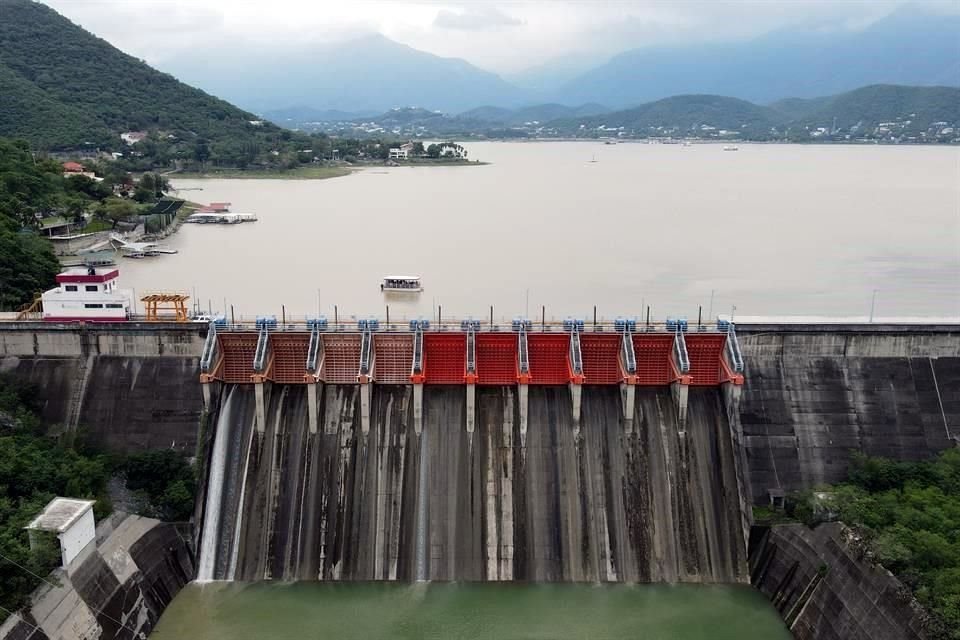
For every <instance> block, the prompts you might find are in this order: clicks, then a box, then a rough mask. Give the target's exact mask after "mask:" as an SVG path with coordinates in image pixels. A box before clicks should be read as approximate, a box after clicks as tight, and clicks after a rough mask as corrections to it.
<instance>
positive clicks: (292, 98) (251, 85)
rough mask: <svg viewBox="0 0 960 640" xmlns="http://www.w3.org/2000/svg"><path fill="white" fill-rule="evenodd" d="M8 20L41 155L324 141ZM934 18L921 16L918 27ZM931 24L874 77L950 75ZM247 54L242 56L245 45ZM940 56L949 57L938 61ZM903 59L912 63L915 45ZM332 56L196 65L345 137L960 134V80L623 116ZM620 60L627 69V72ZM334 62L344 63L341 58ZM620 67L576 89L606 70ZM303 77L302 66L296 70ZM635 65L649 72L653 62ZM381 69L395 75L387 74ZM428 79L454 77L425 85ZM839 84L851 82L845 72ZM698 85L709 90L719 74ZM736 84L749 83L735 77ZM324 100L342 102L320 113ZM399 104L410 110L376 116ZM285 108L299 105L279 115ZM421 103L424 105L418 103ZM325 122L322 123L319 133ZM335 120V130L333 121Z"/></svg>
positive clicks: (86, 42)
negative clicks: (241, 66) (918, 44)
mask: <svg viewBox="0 0 960 640" xmlns="http://www.w3.org/2000/svg"><path fill="white" fill-rule="evenodd" d="M0 12H2V15H3V17H4V18H7V19H5V20H0V135H2V136H15V137H23V138H25V139H27V140H29V141H30V143H31V144H33V145H34V146H35V147H37V148H42V149H69V148H88V149H93V148H97V147H104V148H111V147H116V146H118V145H120V140H119V135H120V133H121V132H124V131H130V130H143V131H147V132H150V133H151V134H154V135H152V136H151V139H150V140H149V141H148V143H145V145H146V146H148V147H150V149H151V150H152V151H151V153H152V154H153V156H156V157H158V158H161V160H162V161H163V162H166V161H168V160H171V159H179V160H181V161H182V160H183V159H185V158H186V159H190V158H192V159H194V160H196V161H198V162H201V163H202V162H205V161H206V160H207V159H213V160H217V161H221V160H222V161H223V162H226V163H232V164H234V165H237V166H240V165H243V164H244V163H249V162H252V161H254V160H256V159H257V158H259V157H261V156H264V155H265V154H268V153H269V154H272V152H274V151H277V152H290V153H295V152H296V150H297V149H307V148H310V149H312V148H315V147H317V145H318V144H319V143H316V144H315V143H314V142H313V141H311V140H310V139H309V138H307V137H306V136H304V135H303V134H294V133H292V132H291V131H288V130H282V129H280V128H279V127H276V126H274V125H272V124H270V123H267V122H262V121H261V118H259V117H258V116H257V115H255V114H254V113H252V112H251V111H244V110H242V109H239V108H237V107H235V106H233V104H231V103H230V102H227V101H226V100H223V99H220V98H217V97H214V96H212V95H209V94H208V93H205V92H204V91H201V90H198V89H196V88H194V87H191V86H188V85H187V84H185V83H183V82H181V81H179V80H177V79H176V78H174V77H172V76H170V75H167V74H164V73H160V72H158V71H156V70H155V69H153V68H151V67H150V66H148V65H147V64H145V63H144V62H143V61H140V60H137V59H135V58H133V57H131V56H129V55H126V54H124V53H123V52H121V51H119V50H118V49H116V48H115V47H113V46H112V45H110V44H109V43H108V42H106V41H104V40H102V39H100V38H97V37H96V36H94V35H92V34H91V33H89V32H87V31H86V30H84V29H82V28H81V27H79V26H77V25H75V24H73V23H71V22H70V21H69V20H67V19H66V18H64V17H63V16H61V15H59V14H57V13H56V12H55V11H53V10H52V9H50V8H49V7H47V6H45V5H43V4H39V3H35V2H31V0H0ZM890 19H891V18H888V20H890ZM957 20H960V19H956V18H947V17H945V18H943V19H942V20H941V23H942V24H945V25H947V26H948V27H949V26H950V25H951V24H953V23H954V22H957ZM921 22H923V21H921V20H919V19H917V20H913V21H911V22H910V23H909V24H913V25H914V26H916V25H917V24H920V23H921ZM924 24H927V23H925V22H924ZM927 26H928V27H929V33H928V34H927V35H926V36H920V35H918V34H916V33H915V34H913V36H911V37H912V38H915V39H916V40H917V41H921V40H923V38H924V37H926V39H927V40H928V41H931V42H934V43H936V42H940V45H942V46H941V47H940V49H937V48H936V47H930V48H929V49H928V48H924V52H925V54H924V56H914V57H912V58H910V60H909V61H908V62H903V63H902V64H900V65H899V66H898V65H893V66H890V67H884V66H883V56H881V55H880V52H877V59H878V61H879V62H878V63H877V65H875V68H876V69H886V70H887V72H889V73H895V74H901V75H903V76H904V77H905V76H906V75H909V76H910V77H911V78H914V79H913V80H910V82H913V83H917V84H923V83H924V82H935V81H941V80H940V79H942V78H944V77H946V81H947V82H951V79H952V78H953V76H955V75H956V73H955V68H956V66H957V64H960V62H958V61H960V51H958V52H952V51H949V50H948V49H949V48H950V47H951V46H953V47H954V48H956V47H960V43H958V42H952V41H951V42H950V43H946V41H945V40H942V41H938V40H937V39H936V37H935V35H936V34H937V33H940V31H938V30H937V29H935V28H934V27H933V25H932V24H927ZM880 27H882V25H880ZM880 27H878V26H877V25H874V27H873V29H875V30H876V29H879V30H880V31H884V30H886V31H887V32H891V33H892V32H893V31H895V30H891V29H889V28H887V27H884V28H883V29H881V28H880ZM894 35H896V37H897V38H901V39H903V38H905V36H901V35H897V34H894ZM858 37H861V36H858ZM954 40H956V39H954ZM904 42H906V40H904ZM948 45H949V46H948ZM891 46H892V45H891ZM234 51H235V52H238V53H243V52H245V50H244V49H243V48H242V47H238V48H237V49H235V50H231V52H234ZM311 51H312V52H314V53H315V52H316V49H311ZM936 51H940V54H938V55H935V52H936ZM894 53H897V51H894ZM899 54H900V55H906V53H905V52H904V51H903V50H900V51H899ZM325 55H327V56H328V57H327V58H317V57H315V56H314V55H312V54H311V55H306V54H304V55H301V56H300V57H298V58H296V59H293V60H291V61H290V62H289V64H288V67H287V71H288V72H286V73H280V72H278V71H277V70H276V65H277V61H276V60H275V59H273V60H271V59H265V60H263V61H261V62H257V63H253V62H251V63H250V66H249V67H248V68H247V69H245V70H243V71H240V70H233V71H231V67H230V65H232V64H234V63H232V62H230V61H229V60H227V59H226V58H224V59H223V60H221V61H219V62H218V61H210V64H209V65H206V64H205V65H199V64H194V65H193V67H192V69H193V72H194V74H200V75H210V74H211V73H213V72H211V69H213V70H214V71H216V73H213V76H215V79H216V82H217V83H220V84H219V85H218V87H219V88H217V87H213V88H211V87H210V86H206V87H205V88H206V89H207V90H208V91H210V92H211V93H215V94H219V95H221V96H225V97H227V98H229V99H231V100H237V101H239V102H241V104H250V103H255V104H256V105H258V106H260V107H264V109H263V110H262V111H260V110H259V109H258V111H260V113H267V114H269V119H271V120H272V121H274V122H276V123H277V124H281V125H283V126H285V127H287V128H289V129H301V130H305V131H310V132H323V133H330V134H336V135H338V136H346V137H376V138H382V137H388V138H389V137H393V138H396V137H424V136H458V137H473V136H476V137H493V138H508V137H510V138H512V137H551V136H576V137H584V136H586V137H590V136H618V137H663V136H668V137H669V136H683V137H713V136H721V137H722V136H726V137H728V138H729V137H730V136H742V137H744V138H745V139H753V140H790V141H806V140H810V139H811V138H819V139H834V138H835V139H839V140H842V139H847V140H856V139H870V140H883V141H894V142H901V141H902V142H950V141H954V142H955V141H956V139H957V134H956V131H957V130H958V129H960V89H958V88H956V87H949V86H948V87H917V86H896V85H871V86H865V87H859V88H856V89H855V90H853V91H849V92H838V93H834V94H833V95H828V94H825V95H826V97H822V96H818V97H808V96H805V95H804V93H802V92H798V93H795V94H792V96H791V97H789V98H788V99H783V100H778V101H773V102H767V103H766V104H764V103H763V102H761V101H758V100H754V101H749V100H743V99H741V98H739V97H737V96H731V95H730V94H725V95H723V94H721V95H717V94H704V93H702V92H696V91H694V92H688V93H686V94H682V95H671V96H668V97H666V98H660V99H657V100H649V101H644V102H640V103H634V104H633V105H631V106H630V107H628V108H623V107H622V106H620V105H619V104H618V101H617V100H616V99H615V98H616V95H611V96H608V97H610V98H611V100H610V101H608V102H607V103H605V104H602V103H598V102H591V101H584V102H580V101H576V100H573V99H572V97H575V96H576V95H577V94H576V93H575V92H574V91H573V90H572V89H569V90H566V94H565V95H566V96H567V98H568V100H566V101H561V100H557V101H554V102H532V101H531V102H527V101H526V100H528V99H529V98H530V97H531V96H535V97H539V94H531V93H529V92H526V93H525V92H523V91H522V90H520V89H518V88H517V87H514V86H513V85H510V84H509V83H507V82H506V81H504V80H503V79H501V78H499V77H498V76H496V75H494V74H491V73H487V72H483V71H479V70H477V69H476V68H475V67H472V66H471V65H469V64H468V63H466V62H464V61H462V60H451V59H443V58H438V57H437V56H433V55H430V54H426V53H423V52H419V51H415V50H413V49H411V48H410V47H406V46H403V45H398V44H396V43H393V42H391V41H389V40H387V39H386V38H384V37H382V36H373V37H369V38H364V39H361V40H357V41H354V42H353V43H352V44H351V45H347V46H342V45H341V46H339V47H335V48H328V49H326V54H325ZM631 55H632V54H631ZM384 56H386V57H392V58H393V60H392V63H391V64H389V65H386V66H387V67H388V71H389V72H388V71H385V70H383V69H379V67H378V65H379V64H380V62H381V61H382V58H383V57H384ZM623 58H624V57H623V56H620V57H618V58H617V59H616V60H615V61H614V62H615V63H617V64H618V65H622V60H623ZM320 60H325V61H326V62H327V63H328V64H321V63H320ZM333 60H339V61H340V62H342V66H340V67H338V66H337V65H334V64H332V62H331V61H333ZM924 61H926V62H924ZM921 63H923V64H921ZM612 64H613V63H611V64H610V65H605V66H604V67H601V68H599V69H596V70H594V71H592V72H590V73H589V74H586V75H585V76H582V77H581V78H580V79H579V80H578V82H579V81H583V78H586V77H591V78H594V77H595V76H597V75H598V74H600V73H601V71H603V72H604V73H606V71H604V70H605V69H606V70H609V69H610V68H611V65H612ZM838 64H839V63H838ZM891 64H892V63H891ZM291 68H295V69H296V70H297V73H296V74H294V73H291V72H289V69H291ZM344 68H350V69H352V71H351V73H350V74H348V75H346V76H345V75H343V73H344V72H343V69H344ZM851 68H853V65H851ZM628 70H631V73H646V72H647V71H644V68H643V67H640V66H637V67H629V69H628ZM375 71H376V73H379V74H381V75H380V76H377V75H376V73H375ZM384 74H385V75H387V76H389V77H387V78H384V77H382V76H383V75H384ZM431 74H432V75H431ZM427 76H429V77H433V78H441V79H439V80H436V81H433V82H425V81H424V78H425V77H427ZM812 76H813V74H812V72H811V73H810V74H796V77H795V78H794V81H795V82H797V83H801V82H803V83H807V84H809V85H810V86H814V85H815V83H813V82H812V80H811V79H810V78H811V77H812ZM837 76H839V74H837ZM678 77H679V74H678ZM898 77H899V76H898ZM317 78H320V79H321V80H322V84H319V83H320V80H316V79H317ZM187 79H188V80H191V79H192V78H187ZM348 80H349V82H348ZM787 80H789V78H784V82H786V81H787ZM192 81H193V82H197V80H196V79H192ZM687 81H690V82H693V81H692V80H689V78H688V80H687ZM831 81H837V82H838V80H836V78H832V79H831ZM337 82H342V83H343V84H342V85H337V84H336V83H337ZM698 82H700V83H701V84H706V80H700V81H698ZM729 82H730V83H731V84H736V82H737V79H736V78H734V79H732V80H729ZM952 84H954V85H957V84H960V82H957V81H954V82H952ZM742 86H744V87H746V86H747V85H746V84H743V83H742ZM757 86H760V85H757ZM320 88H323V90H322V91H321V90H320ZM755 89H756V87H755ZM648 90H650V91H652V89H649V88H648V83H643V82H640V83H635V82H628V83H626V84H624V85H623V87H622V91H621V93H622V94H623V95H627V94H630V95H640V92H642V91H648ZM744 90H745V91H746V89H744ZM784 90H786V89H784ZM598 91H599V89H598ZM630 92H633V93H630ZM233 94H236V96H239V97H236V96H235V95H233ZM618 95H619V94H618ZM311 100H320V101H326V102H325V103H324V104H327V105H329V104H334V105H339V108H333V107H330V106H326V107H324V106H317V105H316V104H311V103H310V101H311ZM394 100H395V101H396V103H397V104H400V105H402V106H403V108H400V109H396V108H394V109H389V110H388V109H377V108H375V106H376V105H377V104H380V103H384V102H386V103H390V102H392V101H394ZM272 101H276V102H282V103H283V104H285V105H286V106H283V107H279V108H278V109H277V110H267V109H266V108H265V107H266V106H268V105H269V104H270V103H271V102H272ZM410 102H414V103H417V104H420V105H421V107H420V108H416V109H414V108H410V107H409V106H405V103H410ZM351 105H369V106H359V107H357V106H354V107H351ZM423 107H426V108H423ZM254 108H256V107H254ZM318 122H319V123H320V124H321V125H323V126H313V125H315V124H316V123H318ZM330 122H332V123H334V126H326V124H325V123H330ZM883 123H895V125H896V126H892V127H891V126H885V125H884V124H883ZM304 124H307V125H311V126H302V125H304ZM841 130H842V131H841ZM824 136H826V137H824ZM138 149H139V148H138ZM138 152H139V151H138ZM274 157H276V158H281V159H282V158H285V157H286V156H283V154H282V153H281V155H280V156H275V155H274Z"/></svg>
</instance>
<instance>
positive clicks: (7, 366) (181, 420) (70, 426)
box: [0, 323, 206, 454]
mask: <svg viewBox="0 0 960 640" xmlns="http://www.w3.org/2000/svg"><path fill="white" fill-rule="evenodd" d="M205 334H206V327H204V326H198V325H173V324H164V325H160V326H158V325H157V324H156V323H154V324H146V323H142V324H141V323H122V324H121V323H116V324H110V325H103V326H99V327H98V326H95V325H85V326H80V325H76V324H74V325H58V324H53V323H0V374H6V375H10V376H13V377H15V378H17V379H18V380H21V381H24V382H29V383H32V384H35V385H36V386H37V387H38V388H39V389H40V390H41V392H42V393H41V400H42V405H41V408H40V409H41V416H42V417H43V419H44V421H45V422H46V423H47V424H49V425H52V426H53V427H54V428H56V429H59V430H61V431H68V430H69V431H73V430H80V431H81V432H82V433H83V436H84V437H85V438H86V439H87V440H88V442H90V443H91V444H93V445H95V446H100V447H104V448H108V449H113V450H119V451H142V450H144V449H157V448H174V449H177V450H181V451H184V452H187V453H190V454H192V453H193V452H194V450H195V449H196V442H197V427H198V425H199V423H200V414H201V412H202V410H203V403H202V398H201V395H200V385H199V384H197V379H198V377H199V375H200V367H199V353H200V350H201V349H202V347H203V338H204V336H205Z"/></svg>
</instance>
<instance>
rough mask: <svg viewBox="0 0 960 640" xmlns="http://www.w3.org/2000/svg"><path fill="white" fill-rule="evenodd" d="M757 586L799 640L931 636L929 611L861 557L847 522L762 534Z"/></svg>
mask: <svg viewBox="0 0 960 640" xmlns="http://www.w3.org/2000/svg"><path fill="white" fill-rule="evenodd" d="M755 534H756V535H755V542H754V544H753V545H752V548H751V552H750V571H751V580H752V582H753V584H754V586H755V587H756V588H757V589H759V590H760V591H761V592H762V593H763V594H764V595H766V596H767V597H768V598H769V599H770V601H771V602H772V603H773V605H774V606H775V607H776V608H777V611H779V612H780V615H781V616H782V617H783V619H784V621H785V622H786V623H787V626H788V627H789V628H790V630H791V631H792V632H793V636H794V638H796V639H797V640H913V639H918V640H919V639H922V638H924V637H925V636H924V634H923V625H924V621H925V619H926V613H925V612H924V611H923V609H922V608H921V607H920V605H919V604H918V603H917V602H916V601H915V600H914V599H913V598H912V596H911V595H910V593H909V590H908V589H907V588H906V587H905V586H904V585H903V583H901V582H900V581H899V580H897V579H896V578H895V577H894V576H893V574H891V573H890V572H889V571H887V570H886V569H884V568H883V567H879V566H876V565H872V564H870V563H869V562H868V561H866V560H864V559H861V557H860V556H861V554H860V553H858V552H857V551H856V549H855V545H854V544H853V539H852V538H851V537H850V535H851V534H850V532H849V531H848V530H847V529H846V528H845V527H844V526H843V525H841V524H838V523H832V524H823V525H820V526H819V527H817V528H816V529H810V528H808V527H806V526H805V525H802V524H790V525H778V526H773V527H770V528H769V529H766V530H757V531H755Z"/></svg>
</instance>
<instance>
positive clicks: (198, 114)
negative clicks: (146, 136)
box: [0, 0, 296, 164]
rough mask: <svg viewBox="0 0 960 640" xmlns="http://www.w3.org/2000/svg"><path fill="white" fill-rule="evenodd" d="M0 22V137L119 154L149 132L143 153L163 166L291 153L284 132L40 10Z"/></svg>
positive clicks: (12, 6)
mask: <svg viewBox="0 0 960 640" xmlns="http://www.w3.org/2000/svg"><path fill="white" fill-rule="evenodd" d="M0 15H2V16H3V19H2V20H0V136H17V137H23V138H26V139H27V140H28V141H29V142H30V143H31V144H33V145H34V146H35V147H37V148H44V149H70V148H77V147H79V146H81V145H82V144H83V143H86V142H93V143H95V144H96V145H98V146H100V147H101V148H108V149H111V148H112V149H121V148H122V147H124V146H125V145H124V144H123V143H122V142H121V140H120V137H119V134H120V133H121V132H124V131H147V132H149V133H151V135H152V138H154V139H155V144H154V147H150V148H148V153H149V154H151V155H155V156H157V157H158V159H159V161H160V162H161V163H163V162H166V161H169V160H171V159H173V158H180V159H184V160H190V159H194V158H196V159H200V160H205V159H208V158H209V159H210V160H213V161H222V162H223V163H227V164H233V163H235V164H242V163H244V162H246V163H255V162H257V161H258V160H259V159H262V158H266V157H269V156H273V157H276V156H275V155H274V154H271V153H270V152H271V151H273V150H277V149H278V148H280V149H283V148H287V147H289V146H290V145H292V144H294V142H293V140H294V139H295V137H296V136H295V135H294V134H291V133H290V132H289V131H284V130H282V129H280V128H279V127H276V126H275V125H273V124H270V123H266V122H264V123H260V122H259V119H258V118H257V116H255V115H254V114H251V113H248V112H246V111H243V110H241V109H238V108H237V107H234V106H233V105H231V104H229V103H227V102H225V101H223V100H220V99H218V98H215V97H213V96H211V95H208V94H206V93H204V92H203V91H200V90H198V89H194V88H193V87H190V86H188V85H186V84H184V83H182V82H180V81H178V80H177V79H176V78H174V77H172V76H170V75H167V74H164V73H160V72H159V71H156V70H155V69H153V68H151V67H149V66H148V65H146V64H145V63H143V62H141V61H139V60H137V59H136V58H133V57H132V56H128V55H126V54H125V53H123V52H122V51H120V50H119V49H117V48H115V47H114V46H112V45H111V44H109V43H108V42H106V41H104V40H102V39H100V38H97V37H96V36H94V35H92V34H90V33H88V32H87V31H85V30H84V29H82V28H80V27H79V26H77V25H75V24H73V23H72V22H70V21H69V20H67V19H66V18H64V17H63V16H61V15H59V14H58V13H57V12H55V11H54V10H52V9H50V8H49V7H47V6H45V5H42V4H39V3H36V2H33V1H31V0H0ZM251 121H252V122H254V124H251ZM139 146H140V145H138V147H139ZM143 146H144V147H148V145H143ZM155 147H159V148H155Z"/></svg>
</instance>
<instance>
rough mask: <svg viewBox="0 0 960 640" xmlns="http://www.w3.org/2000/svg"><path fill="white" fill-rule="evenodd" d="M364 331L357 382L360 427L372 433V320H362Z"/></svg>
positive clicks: (364, 431)
mask: <svg viewBox="0 0 960 640" xmlns="http://www.w3.org/2000/svg"><path fill="white" fill-rule="evenodd" d="M361 329H362V330H363V333H362V334H361V336H360V366H359V371H358V372H357V382H359V383H360V427H361V430H362V432H363V435H367V434H368V433H370V383H371V382H372V381H373V368H374V364H375V363H374V355H373V331H374V329H375V326H374V325H373V323H372V322H368V323H366V326H364V324H363V321H361Z"/></svg>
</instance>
